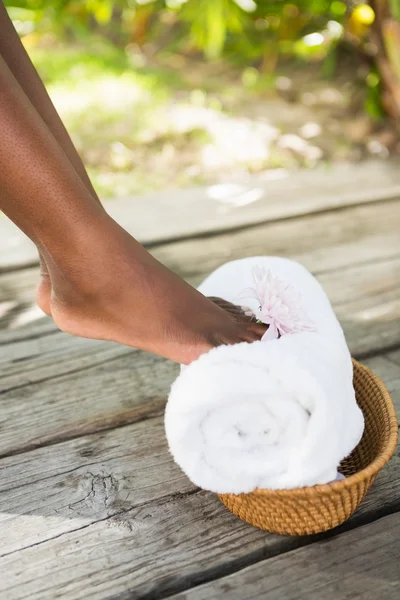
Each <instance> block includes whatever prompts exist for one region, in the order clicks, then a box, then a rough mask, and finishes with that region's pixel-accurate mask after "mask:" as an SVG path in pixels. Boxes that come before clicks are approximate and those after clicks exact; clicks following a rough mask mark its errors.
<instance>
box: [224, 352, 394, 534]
mask: <svg viewBox="0 0 400 600" xmlns="http://www.w3.org/2000/svg"><path fill="white" fill-rule="evenodd" d="M353 364H354V387H355V390H356V397H357V402H358V405H359V406H360V408H361V410H362V412H363V414H364V419H365V430H364V434H363V437H362V439H361V441H360V443H359V444H358V446H357V447H356V448H355V449H354V450H353V452H352V453H351V455H350V456H349V457H348V458H346V459H345V460H344V461H343V462H342V464H341V466H340V472H341V473H343V475H345V476H346V479H344V480H342V481H336V482H334V483H330V484H325V485H316V486H313V487H305V488H296V489H291V490H260V489H259V490H255V491H254V492H251V493H249V494H239V495H235V494H220V495H219V498H220V500H221V501H222V502H223V503H224V504H225V506H226V507H227V508H228V509H229V510H230V511H231V512H233V513H234V514H235V515H237V516H238V517H239V518H240V519H242V520H243V521H247V522H248V523H250V524H252V525H255V526H256V527H259V528H260V529H264V530H266V531H270V532H272V533H280V534H284V535H309V534H314V533H320V532H322V531H327V530H328V529H332V528H333V527H337V526H338V525H340V524H341V523H343V522H344V521H346V519H348V518H349V517H350V516H351V515H352V514H353V512H354V511H355V509H356V508H357V507H358V505H359V504H360V502H361V501H362V499H363V498H364V496H365V494H366V493H367V491H368V490H369V488H370V487H371V485H372V483H373V482H374V479H375V477H376V475H377V474H378V473H379V471H380V470H381V469H382V467H383V466H384V465H385V464H386V463H387V461H388V460H389V459H390V457H391V456H392V454H393V453H394V450H395V448H396V443H397V437H398V423H397V418H396V412H395V409H394V406H393V402H392V399H391V398H390V395H389V393H388V391H387V390H386V388H385V386H384V385H383V383H382V382H381V381H380V379H378V377H376V376H375V375H374V374H373V373H372V372H371V371H370V370H369V369H368V368H367V367H365V366H363V365H361V364H360V363H358V362H356V361H353Z"/></svg>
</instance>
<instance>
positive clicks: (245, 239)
mask: <svg viewBox="0 0 400 600" xmlns="http://www.w3.org/2000/svg"><path fill="white" fill-rule="evenodd" d="M399 222H400V201H393V202H388V203H385V204H384V205H380V206H379V207H378V208H377V207H376V206H362V207H357V208H351V209H344V210H341V211H340V212H338V213H332V214H322V215H314V216H311V217H304V218H302V219H297V220H294V221H287V222H282V223H274V224H270V225H261V226H258V227H254V228H250V229H246V230H244V231H240V232H235V233H229V234H225V235H219V236H214V237H211V238H209V239H207V241H206V242H203V241H201V240H187V241H185V242H180V243H174V244H167V245H165V246H161V247H159V248H157V249H155V250H154V252H153V253H154V255H155V256H156V257H157V258H158V259H159V260H161V262H163V263H165V264H166V265H168V266H169V267H171V268H172V269H174V270H175V271H177V272H179V273H180V274H181V275H182V276H183V277H186V278H187V279H188V280H189V281H190V282H191V283H193V284H196V283H197V282H199V281H200V280H201V279H202V278H203V277H204V275H206V274H208V273H209V272H211V271H212V270H213V269H215V268H216V267H217V266H218V265H220V264H222V263H223V262H226V261H227V260H231V259H234V258H240V257H243V256H252V255H257V254H277V255H282V256H290V257H292V258H295V259H297V260H299V261H300V262H303V263H304V264H305V265H306V266H307V267H308V268H309V269H311V270H312V271H313V272H315V273H317V274H319V273H322V272H323V271H328V270H334V269H340V268H345V267H348V266H349V265H354V264H358V263H368V262H376V261H377V260H380V261H381V260H383V259H387V258H391V257H393V256H397V255H398V254H399V249H400V232H399V229H398V225H397V224H398V223H399ZM37 280H38V270H37V269H28V270H24V271H19V272H17V273H8V274H3V275H2V276H1V275H0V309H1V306H2V305H3V306H4V305H7V303H8V304H9V305H11V306H12V309H11V310H12V312H11V315H9V316H7V307H6V308H5V309H4V311H5V314H4V315H3V316H2V318H1V320H0V329H1V327H3V330H2V331H0V344H1V343H9V342H11V341H12V340H14V339H16V340H18V339H24V338H25V337H26V336H28V337H29V336H30V337H32V336H34V335H38V334H39V335H40V331H41V327H43V332H44V333H48V332H49V331H51V330H52V328H54V325H52V324H51V321H49V320H48V319H44V318H43V317H41V316H40V312H38V311H37V312H36V320H34V321H32V322H31V323H29V324H24V321H23V318H24V314H25V312H26V311H27V312H28V315H29V314H30V312H31V311H32V310H33V309H34V288H35V286H36V282H37ZM18 307H20V308H19V309H18ZM33 316H35V314H34V315H33ZM18 318H22V323H23V325H22V326H21V327H19V328H18V322H17V323H15V321H16V319H18ZM10 327H13V329H12V330H11V331H10V330H9V328H10Z"/></svg>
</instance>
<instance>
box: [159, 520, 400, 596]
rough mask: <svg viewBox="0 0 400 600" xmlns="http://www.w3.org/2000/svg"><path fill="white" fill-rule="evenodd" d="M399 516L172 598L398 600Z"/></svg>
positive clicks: (252, 567)
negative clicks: (360, 599)
mask: <svg viewBox="0 0 400 600" xmlns="http://www.w3.org/2000/svg"><path fill="white" fill-rule="evenodd" d="M399 561H400V518H399V515H398V514H394V515H390V516H387V517H385V518H383V519H379V520H378V521H375V522H374V523H370V524H368V525H365V526H364V527H360V528H358V529H356V530H354V531H349V532H347V533H343V534H342V535H340V536H335V537H333V538H331V539H328V540H326V541H324V542H322V543H317V544H313V545H311V546H308V547H306V548H301V549H299V550H296V551H294V552H289V553H288V554H285V555H283V556H277V557H275V558H271V559H269V560H264V561H261V562H259V563H258V564H256V565H253V566H251V567H248V568H247V569H243V570H242V571H239V572H238V573H235V574H233V575H230V576H229V577H223V578H222V579H219V580H218V581H213V582H211V583H209V584H207V585H202V586H200V587H198V588H195V589H192V590H189V591H187V592H183V593H181V594H177V595H174V596H170V597H169V600H210V598H212V600H243V598H246V600H282V599H283V598H284V600H320V599H321V598H324V600H338V598H343V599H345V598H346V599H347V598H348V599H350V598H362V600H376V599H377V598H382V599H384V600H397V599H398V598H399V594H400V570H399Z"/></svg>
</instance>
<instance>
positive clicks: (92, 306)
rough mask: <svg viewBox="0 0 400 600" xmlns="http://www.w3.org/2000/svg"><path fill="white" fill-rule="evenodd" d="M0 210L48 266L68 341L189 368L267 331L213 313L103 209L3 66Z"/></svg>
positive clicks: (53, 303)
mask: <svg viewBox="0 0 400 600" xmlns="http://www.w3.org/2000/svg"><path fill="white" fill-rule="evenodd" d="M0 138H1V139H2V144H1V147H0V173H2V174H3V175H2V176H1V178H2V182H1V189H2V195H1V198H0V207H1V208H2V209H3V210H4V212H5V213H6V214H7V215H8V216H9V217H10V218H11V219H12V220H13V221H14V222H15V223H16V224H17V225H18V226H19V227H20V228H21V229H22V230H23V231H25V233H26V234H27V235H28V236H29V237H30V238H31V239H32V240H33V241H34V243H35V244H36V245H37V247H38V249H39V251H40V252H41V254H42V256H43V257H44V259H45V261H46V264H47V266H48V271H49V277H50V280H51V288H52V291H51V298H50V308H51V312H52V316H53V318H54V320H55V322H56V324H57V325H58V326H59V327H60V328H61V329H63V330H64V331H67V332H69V333H72V334H74V335H80V336H83V337H92V338H96V339H107V340H113V341H117V342H120V343H123V344H126V345H130V346H134V347H139V348H142V349H144V350H148V351H151V352H154V353H156V354H160V355H162V356H165V357H167V358H171V359H172V360H176V361H178V362H182V363H185V364H187V363H189V362H191V361H192V360H194V359H195V358H197V357H198V356H199V355H200V354H202V353H203V352H205V351H207V350H209V349H210V348H212V347H213V346H216V345H219V344H225V343H227V344H231V343H235V342H238V341H254V340H255V339H259V337H260V335H262V333H263V331H264V328H262V327H260V326H257V325H256V324H254V323H249V322H248V321H247V320H246V319H245V318H244V317H242V316H240V315H239V316H238V315H236V314H233V313H230V312H228V311H227V310H223V309H221V308H220V307H218V306H216V305H215V304H213V303H212V302H210V301H209V300H207V299H206V298H204V297H203V296H202V295H201V294H199V293H198V292H196V290H194V289H193V288H191V287H190V286H189V285H187V284H186V283H185V282H184V281H182V280H181V279H180V278H179V277H177V276H176V275H175V274H173V273H171V272H170V271H169V270H168V269H166V268H165V267H164V266H163V265H161V264H160V263H158V262H157V261H156V260H155V259H154V258H153V257H151V256H150V255H149V254H148V253H147V252H146V251H145V250H144V249H143V248H142V246H140V244H138V242H136V240H134V239H133V238H132V237H131V236H130V235H128V234H127V233H126V232H125V231H124V230H123V229H122V228H121V227H119V226H118V225H117V224H116V223H115V222H114V221H113V220H112V219H111V218H110V217H109V216H108V215H107V214H106V213H105V211H104V210H103V208H102V207H101V206H100V204H99V203H98V202H97V200H96V199H95V198H94V197H93V195H92V194H91V193H90V191H89V189H88V187H87V186H86V185H85V183H84V182H83V180H82V178H81V177H79V176H78V174H77V172H76V170H75V168H74V166H73V165H72V164H71V161H70V160H69V159H68V158H67V156H66V155H65V152H64V151H63V149H62V148H61V146H60V144H59V143H58V142H57V141H56V139H55V137H54V136H53V135H52V133H51V132H50V130H49V129H48V127H47V125H46V124H45V122H44V121H43V119H42V118H41V117H40V115H39V114H38V113H37V111H36V110H35V108H34V106H33V105H32V103H31V102H30V101H29V99H28V98H27V96H26V94H25V93H24V91H23V90H22V88H21V86H20V85H19V84H18V82H17V81H16V79H15V77H14V76H13V74H12V73H11V71H10V69H9V68H8V66H7V64H6V63H5V61H4V60H3V59H0Z"/></svg>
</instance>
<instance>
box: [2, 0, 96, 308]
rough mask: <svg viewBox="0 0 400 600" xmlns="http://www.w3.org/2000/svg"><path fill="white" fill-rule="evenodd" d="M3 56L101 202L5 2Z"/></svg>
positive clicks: (45, 298)
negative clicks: (9, 15) (20, 37)
mask: <svg viewBox="0 0 400 600" xmlns="http://www.w3.org/2000/svg"><path fill="white" fill-rule="evenodd" d="M0 56H2V57H3V59H4V60H5V62H6V63H7V65H8V67H9V69H10V71H11V72H12V73H13V75H14V77H15V79H16V80H17V81H18V83H19V84H20V86H21V88H22V89H23V91H24V92H25V94H26V96H27V97H28V98H29V100H30V102H31V103H32V104H33V106H34V107H35V108H36V111H37V112H38V114H39V115H40V116H41V118H42V119H43V121H44V122H45V123H46V125H47V127H48V128H49V129H50V131H51V133H52V134H53V136H54V137H55V139H56V140H57V142H58V143H59V145H60V146H61V148H62V149H63V151H64V153H65V155H66V156H67V158H68V159H69V161H70V163H71V164H72V166H73V167H74V169H75V171H76V172H77V174H78V175H79V177H80V178H81V180H82V182H83V183H84V184H85V186H86V188H87V189H88V191H89V192H90V193H91V194H92V196H93V198H95V199H96V200H97V201H98V202H100V200H99V199H98V197H97V194H96V192H95V190H94V188H93V186H92V184H91V181H90V179H89V176H88V174H87V173H86V170H85V167H84V166H83V163H82V161H81V159H80V157H79V155H78V153H77V151H76V149H75V147H74V145H73V143H72V141H71V138H70V137H69V135H68V132H67V130H66V129H65V127H64V125H63V123H62V121H61V119H60V117H59V116H58V114H57V111H56V110H55V108H54V106H53V103H52V101H51V99H50V97H49V95H48V93H47V91H46V88H45V87H44V85H43V82H42V80H41V79H40V77H39V75H38V73H37V71H36V69H35V67H34V66H33V64H32V62H31V60H30V58H29V56H28V54H27V52H26V50H25V48H24V47H23V45H22V43H21V40H20V39H19V36H18V34H17V32H16V31H15V28H14V26H13V24H12V22H11V20H10V18H9V17H8V14H7V11H6V9H5V7H4V4H3V3H2V2H1V1H0ZM39 256H40V266H41V280H40V283H39V285H38V288H37V294H36V299H37V302H38V304H39V306H40V308H41V309H42V310H43V312H45V313H46V314H48V315H50V312H51V309H50V294H51V281H50V277H49V273H48V268H47V265H46V261H45V260H44V258H43V256H42V255H41V254H40V252H39Z"/></svg>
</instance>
